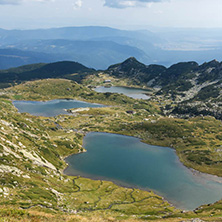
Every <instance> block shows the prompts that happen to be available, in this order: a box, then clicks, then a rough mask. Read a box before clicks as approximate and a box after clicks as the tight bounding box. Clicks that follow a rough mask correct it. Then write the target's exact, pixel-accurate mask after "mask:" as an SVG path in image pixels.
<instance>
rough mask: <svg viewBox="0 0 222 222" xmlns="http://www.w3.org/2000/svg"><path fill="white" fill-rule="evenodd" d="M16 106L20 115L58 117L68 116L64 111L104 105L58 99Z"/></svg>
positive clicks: (20, 102) (19, 103) (17, 104)
mask: <svg viewBox="0 0 222 222" xmlns="http://www.w3.org/2000/svg"><path fill="white" fill-rule="evenodd" d="M13 104H14V106H15V107H16V108H17V109H18V111H19V112H20V113H30V114H32V115H34V116H47V117H51V116H57V115H60V114H68V112H67V111H65V110H64V109H71V108H84V107H102V106H103V105H100V104H95V103H87V102H82V101H78V100H67V99H56V100H51V101H46V102H39V101H13Z"/></svg>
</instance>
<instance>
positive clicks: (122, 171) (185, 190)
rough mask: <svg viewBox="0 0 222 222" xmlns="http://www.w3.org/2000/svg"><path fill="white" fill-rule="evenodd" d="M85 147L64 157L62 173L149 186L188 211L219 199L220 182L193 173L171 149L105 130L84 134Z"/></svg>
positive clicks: (132, 185)
mask: <svg viewBox="0 0 222 222" xmlns="http://www.w3.org/2000/svg"><path fill="white" fill-rule="evenodd" d="M84 147H85V148H86V149H87V152H86V153H81V154H78V155H72V156H70V157H68V158H66V161H67V163H68V164H69V166H68V168H67V169H65V171H64V173H66V174H68V175H80V176H85V177H89V178H93V179H105V180H110V181H114V182H116V183H117V184H120V185H125V186H129V187H137V188H141V189H145V190H150V189H151V190H153V191H155V192H156V193H157V194H159V195H161V196H163V197H164V198H165V199H167V200H168V201H169V202H170V203H172V204H173V205H175V206H176V207H179V208H181V209H187V210H192V209H195V208H196V207H198V206H200V205H202V204H209V203H213V202H216V201H217V200H219V199H221V198H222V184H221V183H218V182H215V181H214V180H211V179H209V178H208V177H203V176H200V175H194V174H193V173H192V172H191V171H190V170H189V169H188V168H186V167H184V166H183V165H182V164H181V163H180V161H179V159H178V157H177V155H176V153H175V151H174V150H173V149H170V148H165V147H158V146H151V145H148V144H145V143H142V142H140V140H139V139H138V138H134V137H128V136H122V135H116V134H108V133H89V134H87V135H86V136H85V138H84Z"/></svg>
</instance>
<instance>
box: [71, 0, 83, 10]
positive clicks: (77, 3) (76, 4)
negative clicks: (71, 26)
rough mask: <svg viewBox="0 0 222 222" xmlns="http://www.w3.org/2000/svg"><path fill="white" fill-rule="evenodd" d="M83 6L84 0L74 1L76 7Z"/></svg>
mask: <svg viewBox="0 0 222 222" xmlns="http://www.w3.org/2000/svg"><path fill="white" fill-rule="evenodd" d="M81 7H82V0H77V1H75V2H74V3H73V8H74V9H77V8H81Z"/></svg>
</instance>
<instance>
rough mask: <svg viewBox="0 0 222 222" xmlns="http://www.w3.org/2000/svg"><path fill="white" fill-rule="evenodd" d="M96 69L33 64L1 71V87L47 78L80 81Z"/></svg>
mask: <svg viewBox="0 0 222 222" xmlns="http://www.w3.org/2000/svg"><path fill="white" fill-rule="evenodd" d="M94 71H95V70H94V69H90V68H87V67H85V66H83V65H82V64H80V63H77V62H68V61H63V62H55V63H49V64H44V63H40V64H32V65H26V66H21V67H18V68H12V69H8V70H0V86H1V87H7V86H9V85H10V84H14V83H20V82H22V81H28V80H34V79H47V78H58V77H63V78H70V79H73V80H76V81H78V79H81V78H82V77H81V76H84V75H86V74H89V73H92V72H94Z"/></svg>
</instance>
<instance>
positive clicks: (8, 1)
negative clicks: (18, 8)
mask: <svg viewBox="0 0 222 222" xmlns="http://www.w3.org/2000/svg"><path fill="white" fill-rule="evenodd" d="M30 1H32V2H49V1H54V0H29V2H30ZM23 2H28V1H27V0H0V5H19V4H21V3H23Z"/></svg>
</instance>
